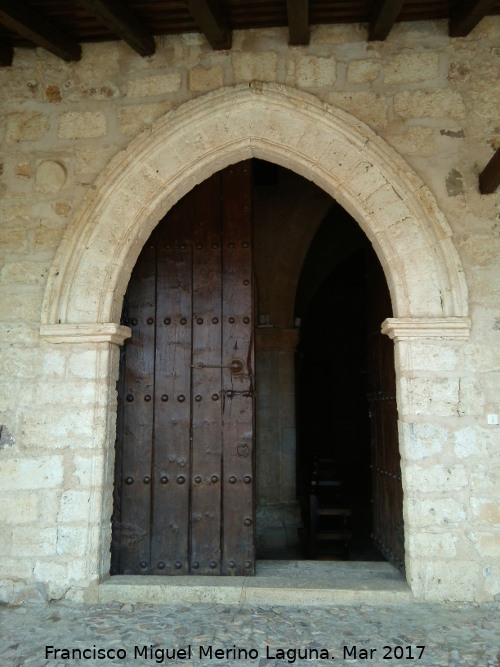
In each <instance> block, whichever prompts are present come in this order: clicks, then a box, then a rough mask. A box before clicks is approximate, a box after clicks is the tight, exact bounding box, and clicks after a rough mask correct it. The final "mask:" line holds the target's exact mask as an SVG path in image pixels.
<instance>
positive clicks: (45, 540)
mask: <svg viewBox="0 0 500 667" xmlns="http://www.w3.org/2000/svg"><path fill="white" fill-rule="evenodd" d="M12 555H16V556H17V557H21V558H22V557H26V558H34V557H40V556H55V555H56V528H55V526H51V527H50V528H40V527H39V526H38V525H37V524H33V525H31V526H15V527H14V528H13V531H12Z"/></svg>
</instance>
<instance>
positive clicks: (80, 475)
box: [73, 452, 105, 487]
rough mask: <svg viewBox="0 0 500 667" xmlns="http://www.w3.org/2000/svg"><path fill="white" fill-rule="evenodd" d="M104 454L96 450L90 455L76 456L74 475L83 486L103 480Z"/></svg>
mask: <svg viewBox="0 0 500 667" xmlns="http://www.w3.org/2000/svg"><path fill="white" fill-rule="evenodd" d="M104 461H105V460H104V456H102V455H99V454H96V453H95V452H94V453H93V454H92V455H91V456H90V455H89V456H79V455H76V456H75V457H74V468H73V475H74V476H75V477H76V478H77V480H78V483H79V485H80V486H82V487H91V486H95V485H96V484H100V483H102V482H103V475H104Z"/></svg>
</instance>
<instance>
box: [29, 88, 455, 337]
mask: <svg viewBox="0 0 500 667" xmlns="http://www.w3.org/2000/svg"><path fill="white" fill-rule="evenodd" d="M249 157H257V158H261V159H265V160H269V161H271V162H275V163H278V164H280V165H282V166H284V167H287V168H289V169H291V170H293V171H295V172H297V173H299V174H300V175H302V176H304V177H305V178H307V179H309V180H311V181H313V182H314V183H316V184H317V185H318V186H319V187H321V188H322V189H323V190H325V191H326V192H328V193H329V194H330V195H331V196H332V197H334V198H335V199H337V201H339V203H340V204H341V205H342V206H343V207H344V208H345V209H346V210H347V211H348V212H349V213H350V214H351V215H352V216H353V217H354V218H355V219H356V220H357V222H358V223H359V225H360V226H361V227H362V229H363V230H364V232H365V233H366V235H367V236H368V238H369V239H370V241H371V242H372V244H373V246H374V248H375V251H376V253H377V255H378V257H379V259H380V261H381V264H382V266H383V268H384V271H385V274H386V277H387V281H388V284H389V289H390V292H391V298H392V302H393V312H394V315H395V318H396V319H397V320H398V321H399V320H401V319H402V320H403V321H404V322H405V323H406V325H407V326H411V325H408V318H410V319H412V320H414V319H415V318H417V319H418V320H419V321H423V320H425V321H426V322H427V323H428V322H429V321H431V320H432V322H434V324H435V325H436V324H437V326H439V327H440V326H441V325H442V324H444V323H445V320H446V322H448V323H449V324H452V325H453V326H454V327H457V326H458V328H459V329H462V328H463V327H462V324H461V321H462V318H466V316H467V288H466V283H465V279H464V276H463V270H462V267H461V263H460V259H459V257H458V255H457V253H456V250H455V248H454V245H453V242H452V239H451V230H450V228H449V226H448V224H447V222H446V220H445V218H444V216H443V214H442V213H441V211H440V210H439V209H438V207H437V205H436V202H435V200H434V198H433V196H432V195H431V193H430V191H429V190H428V189H427V188H426V186H425V185H424V184H423V183H422V182H421V180H420V179H419V178H418V177H417V176H416V174H415V173H414V172H413V171H412V170H411V168H410V167H409V166H408V165H407V163H406V162H405V161H404V160H403V159H402V158H401V157H400V156H399V155H398V154H397V152H396V151H395V150H393V149H392V148H390V147H389V146H388V145H387V144H386V143H385V142H384V141H383V140H382V139H380V137H378V136H377V135H376V134H375V133H374V132H373V131H371V130H370V129H369V128H368V127H367V126H366V125H365V124H364V123H362V122H360V121H359V120H357V119H355V118H353V117H352V116H351V115H349V114H347V113H345V112H343V111H340V110H338V109H333V108H332V107H329V106H327V105H325V104H323V103H321V102H320V101H318V100H317V99H316V98H315V97H313V96H311V95H309V94H305V93H302V92H299V91H297V90H293V89H289V88H286V87H284V86H279V85H276V84H262V83H252V84H250V85H240V86H237V87H233V88H223V89H220V90H218V91H215V92H213V93H210V94H208V95H205V96H202V97H199V98H196V99H194V100H192V101H190V102H188V103H186V104H183V105H182V106H181V107H179V108H178V109H177V110H175V111H173V112H170V113H169V114H167V115H166V116H165V117H164V118H162V119H161V120H159V121H158V122H156V123H155V124H154V126H153V127H152V129H151V130H149V131H147V132H145V133H143V134H142V135H141V136H139V137H138V138H137V139H136V140H134V141H132V142H131V144H130V145H129V146H128V147H127V148H126V149H125V150H123V151H121V152H120V153H119V154H118V155H117V156H115V158H114V159H113V160H112V162H111V163H110V165H109V166H108V167H107V168H106V169H105V170H104V171H103V172H102V173H101V175H100V176H99V177H98V179H97V181H96V182H95V184H94V185H93V187H92V188H91V190H90V192H89V194H88V195H87V197H86V199H85V200H84V202H83V203H82V205H81V206H80V208H79V210H78V211H77V213H76V215H75V217H74V219H73V221H72V224H71V225H70V227H69V229H68V232H67V234H66V236H65V238H64V240H63V242H62V244H61V246H60V248H59V251H58V252H57V255H56V257H55V260H54V263H53V265H52V269H51V271H50V275H49V279H48V284H47V288H46V291H45V298H44V303H43V311H42V335H43V336H44V337H46V338H52V340H58V337H59V338H60V337H61V336H62V337H63V338H64V337H65V336H66V337H67V336H69V337H70V339H72V340H73V339H74V340H77V339H78V337H79V336H80V335H81V336H83V337H84V338H87V337H88V336H89V335H91V336H93V338H92V340H112V341H113V342H119V340H120V339H121V338H122V334H123V332H121V333H120V331H119V330H118V329H117V326H118V323H119V318H120V311H121V303H122V297H123V294H124V292H125V290H126V286H127V283H128V280H129V277H130V273H131V270H132V268H133V266H134V264H135V261H136V259H137V256H138V254H139V252H140V250H141V247H142V245H143V244H144V242H145V241H146V239H147V238H148V236H149V234H150V233H151V231H152V229H153V228H154V227H155V225H156V224H157V223H158V221H159V220H160V219H161V218H162V217H163V216H164V215H165V213H166V212H167V211H168V210H169V208H170V207H171V206H172V205H173V204H174V203H175V202H176V201H178V200H179V199H180V198H181V197H182V196H183V195H184V194H186V193H187V192H188V191H189V190H191V189H192V188H193V187H194V186H195V185H197V184H198V183H200V182H201V181H203V180H205V179H206V178H208V177H209V176H210V175H211V174H212V173H214V172H215V171H217V170H219V169H221V168H223V167H225V166H227V165H228V164H231V163H235V162H238V161H240V160H243V159H247V158H249ZM457 318H459V319H458V320H457ZM389 333H391V332H390V331H389ZM392 333H394V332H392ZM123 335H126V334H123Z"/></svg>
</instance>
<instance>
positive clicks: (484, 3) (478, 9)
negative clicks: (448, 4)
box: [448, 0, 497, 37]
mask: <svg viewBox="0 0 500 667" xmlns="http://www.w3.org/2000/svg"><path fill="white" fill-rule="evenodd" d="M496 4H497V0H463V2H462V3H460V4H459V5H458V7H457V9H456V11H455V12H454V13H453V14H452V15H451V17H450V22H449V25H448V32H449V35H450V37H465V36H466V35H468V34H469V33H470V31H471V30H472V29H473V28H474V27H475V26H476V25H477V24H478V23H479V21H480V20H481V19H482V18H484V17H485V16H486V15H487V14H488V12H489V11H491V10H492V9H493V8H494V7H495V5H496Z"/></svg>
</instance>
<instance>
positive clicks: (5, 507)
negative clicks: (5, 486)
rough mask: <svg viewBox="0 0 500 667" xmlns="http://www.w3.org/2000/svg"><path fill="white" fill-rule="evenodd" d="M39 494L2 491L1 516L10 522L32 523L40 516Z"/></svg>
mask: <svg viewBox="0 0 500 667" xmlns="http://www.w3.org/2000/svg"><path fill="white" fill-rule="evenodd" d="M38 498H39V497H38V495H37V494H36V493H24V492H17V493H16V494H15V495H14V494H12V493H0V516H1V517H3V520H4V521H5V522H6V523H9V524H16V525H17V524H21V523H32V522H35V521H36V519H37V518H38Z"/></svg>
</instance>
